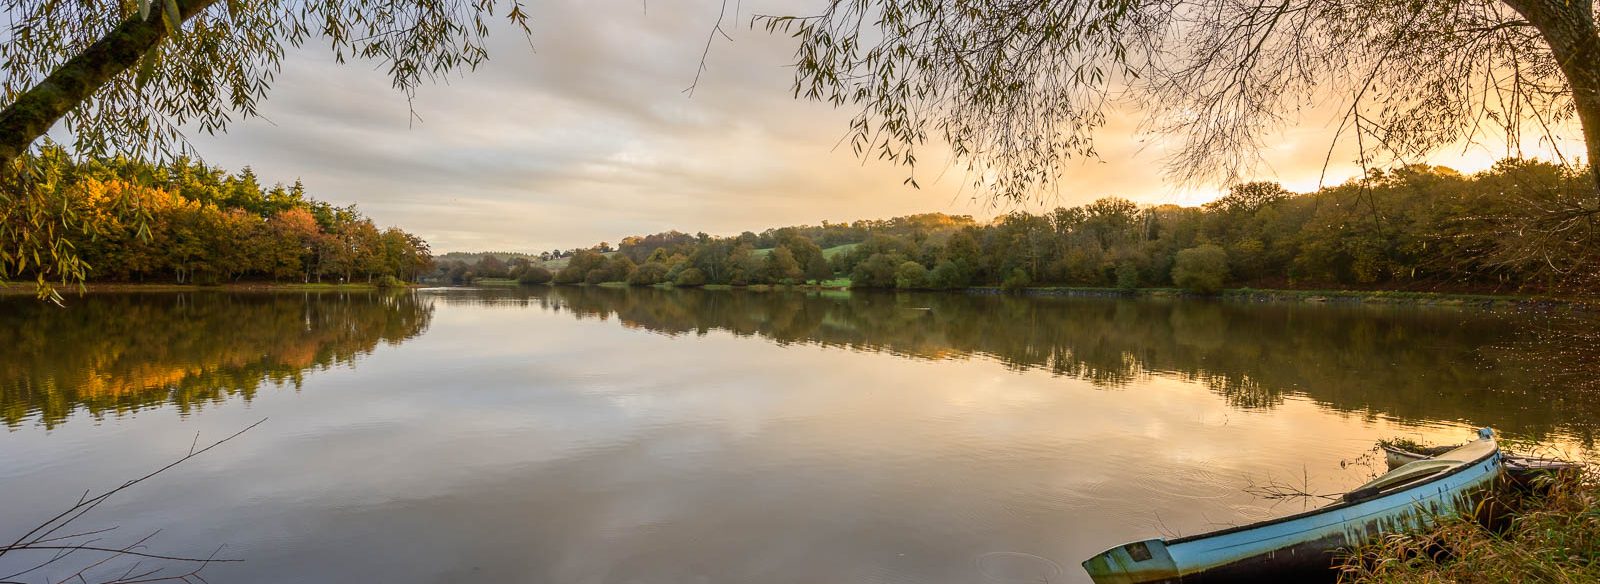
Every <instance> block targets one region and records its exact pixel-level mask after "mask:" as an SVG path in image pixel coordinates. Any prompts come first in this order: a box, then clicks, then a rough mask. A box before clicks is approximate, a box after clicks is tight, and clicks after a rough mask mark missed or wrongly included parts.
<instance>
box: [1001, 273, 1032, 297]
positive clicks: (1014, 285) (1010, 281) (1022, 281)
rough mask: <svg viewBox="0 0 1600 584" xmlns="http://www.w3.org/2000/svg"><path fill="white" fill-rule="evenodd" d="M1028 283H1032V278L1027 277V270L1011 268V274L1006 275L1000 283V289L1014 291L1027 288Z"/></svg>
mask: <svg viewBox="0 0 1600 584" xmlns="http://www.w3.org/2000/svg"><path fill="white" fill-rule="evenodd" d="M1030 284H1033V278H1029V277H1028V271H1027V270H1024V269H1022V268H1017V269H1014V270H1011V275H1010V276H1006V279H1005V281H1003V282H1001V283H1000V289H1002V290H1006V291H1009V292H1015V291H1017V290H1021V289H1023V288H1027V287H1028V286H1029V285H1030Z"/></svg>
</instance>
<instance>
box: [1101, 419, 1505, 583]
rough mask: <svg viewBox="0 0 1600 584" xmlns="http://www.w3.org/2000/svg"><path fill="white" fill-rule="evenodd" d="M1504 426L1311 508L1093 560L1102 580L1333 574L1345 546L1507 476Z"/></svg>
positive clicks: (1413, 521)
mask: <svg viewBox="0 0 1600 584" xmlns="http://www.w3.org/2000/svg"><path fill="white" fill-rule="evenodd" d="M1501 469H1502V462H1501V458H1500V448H1499V446H1498V445H1496V443H1495V440H1494V433H1493V432H1491V431H1490V430H1489V429H1487V428H1485V429H1483V430H1479V431H1478V439H1477V440H1474V441H1472V442H1468V443H1466V444H1464V445H1462V446H1460V447H1458V448H1456V449H1454V450H1451V451H1449V452H1445V453H1444V454H1440V455H1438V456H1436V457H1433V458H1429V459H1426V460H1419V461H1416V462H1411V463H1408V464H1405V465H1402V466H1400V467H1399V468H1396V469H1394V470H1392V471H1389V472H1388V473H1386V474H1384V475H1383V476H1380V477H1378V478H1376V479H1373V480H1372V482H1369V483H1367V484H1365V485H1362V486H1361V487H1360V488H1357V489H1356V490H1354V491H1350V492H1349V493H1347V494H1345V495H1344V497H1343V498H1342V499H1341V500H1340V501H1339V502H1337V503H1334V504H1332V505H1328V506H1326V507H1322V508H1320V509H1313V510H1310V511H1306V512H1304V513H1298V514H1295V515H1290V516H1288V517H1280V518H1277V519H1269V520H1267V521H1262V522H1259V523H1252V524H1249V525H1241V526H1239V527H1233V528H1229V529H1223V530H1221V531H1213V532H1210V533H1202V534H1200V535H1193V536H1189V537H1182V538H1177V539H1172V540H1166V539H1150V540H1145V541H1137V542H1133V543H1130V544H1126V545H1120V546H1117V547H1114V548H1111V549H1109V550H1106V551H1105V552H1104V553H1101V554H1100V555H1097V556H1095V557H1093V558H1089V560H1088V561H1085V562H1084V563H1083V569H1084V570H1085V571H1087V572H1088V573H1089V576H1090V577H1091V578H1093V579H1094V581H1095V583H1096V584H1155V583H1166V584H1177V583H1183V584H1192V583H1195V582H1250V581H1263V582H1285V581H1296V580H1293V579H1292V578H1294V577H1295V576H1302V577H1316V576H1318V575H1321V576H1322V577H1324V578H1328V577H1331V576H1332V575H1333V570H1332V569H1331V568H1332V567H1333V565H1334V563H1335V561H1336V558H1335V554H1336V553H1337V552H1338V551H1339V550H1340V549H1344V548H1349V547H1351V546H1354V545H1358V544H1361V543H1363V542H1366V541H1370V540H1371V539H1373V538H1375V537H1377V536H1379V535H1381V534H1384V533H1394V532H1398V531H1405V530H1410V529H1416V528H1420V527H1425V526H1427V525H1429V524H1431V523H1432V521H1433V519H1434V518H1435V517H1438V516H1441V515H1446V514H1450V513H1456V512H1458V511H1462V510H1470V509H1472V504H1473V502H1474V501H1475V499H1476V497H1475V496H1476V495H1478V494H1480V493H1482V492H1483V491H1484V490H1486V489H1487V488H1489V487H1491V486H1492V485H1493V483H1494V481H1495V479H1497V478H1498V477H1499V476H1500V472H1501Z"/></svg>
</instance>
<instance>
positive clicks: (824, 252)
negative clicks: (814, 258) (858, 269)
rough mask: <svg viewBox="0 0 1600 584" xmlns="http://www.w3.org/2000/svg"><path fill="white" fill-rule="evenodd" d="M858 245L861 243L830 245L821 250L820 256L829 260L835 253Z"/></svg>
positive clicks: (837, 253)
mask: <svg viewBox="0 0 1600 584" xmlns="http://www.w3.org/2000/svg"><path fill="white" fill-rule="evenodd" d="M858 245H861V244H859V243H846V244H844V245H835V246H833V247H830V248H827V249H824V250H822V257H825V258H828V259H829V260H832V259H833V256H836V255H839V254H842V253H844V252H847V251H850V250H852V249H855V248H856V246H858Z"/></svg>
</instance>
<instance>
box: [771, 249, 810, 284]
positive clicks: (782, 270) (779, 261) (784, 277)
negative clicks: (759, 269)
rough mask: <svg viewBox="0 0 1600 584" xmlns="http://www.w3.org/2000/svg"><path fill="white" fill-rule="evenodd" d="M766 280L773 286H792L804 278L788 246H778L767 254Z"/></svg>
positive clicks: (803, 273) (798, 263)
mask: <svg viewBox="0 0 1600 584" xmlns="http://www.w3.org/2000/svg"><path fill="white" fill-rule="evenodd" d="M766 271H767V280H768V281H770V282H772V283H774V284H793V283H795V282H798V281H799V280H800V279H801V278H803V277H805V272H804V271H803V270H801V269H800V262H798V261H795V257H794V252H791V251H789V246H787V245H780V246H778V247H775V248H773V249H772V252H771V253H768V254H767V265H766Z"/></svg>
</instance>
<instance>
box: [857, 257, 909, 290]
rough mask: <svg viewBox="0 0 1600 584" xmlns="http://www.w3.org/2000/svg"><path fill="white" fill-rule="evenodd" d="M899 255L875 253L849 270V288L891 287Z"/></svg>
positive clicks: (893, 283) (898, 262)
mask: <svg viewBox="0 0 1600 584" xmlns="http://www.w3.org/2000/svg"><path fill="white" fill-rule="evenodd" d="M900 261H901V260H900V256H898V255H894V254H888V255H886V254H881V253H875V254H872V255H871V256H870V257H868V258H867V259H866V261H863V262H861V263H859V264H856V267H855V269H852V270H850V287H851V288H893V287H894V285H895V273H896V271H897V270H898V269H899V267H900Z"/></svg>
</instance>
